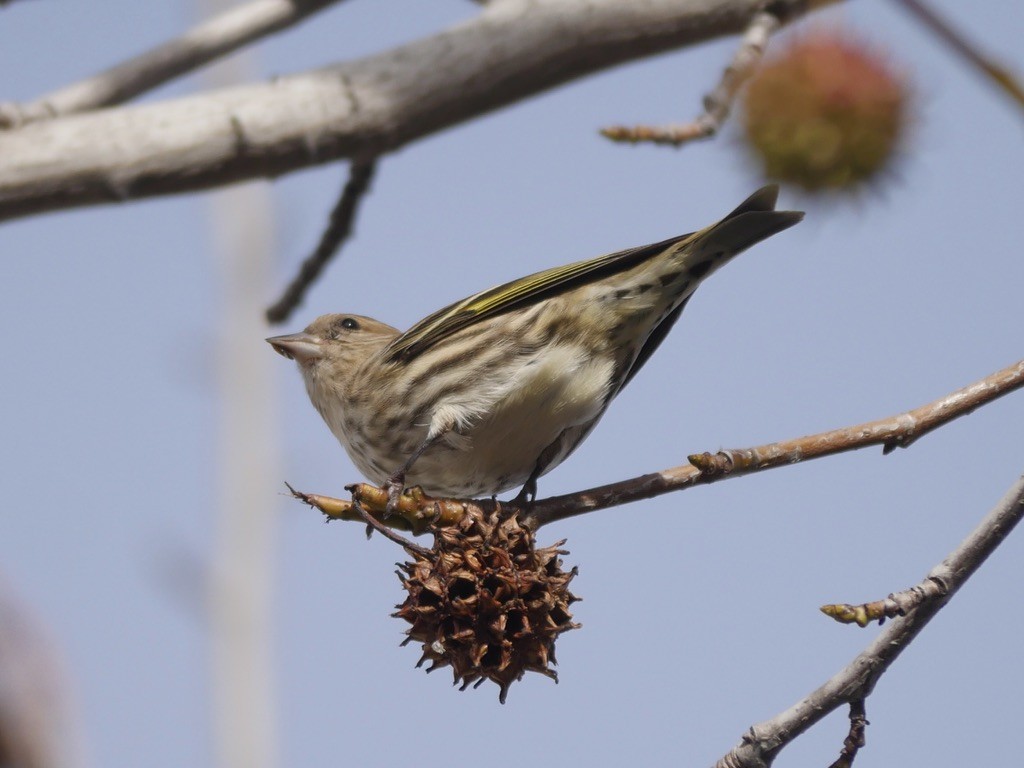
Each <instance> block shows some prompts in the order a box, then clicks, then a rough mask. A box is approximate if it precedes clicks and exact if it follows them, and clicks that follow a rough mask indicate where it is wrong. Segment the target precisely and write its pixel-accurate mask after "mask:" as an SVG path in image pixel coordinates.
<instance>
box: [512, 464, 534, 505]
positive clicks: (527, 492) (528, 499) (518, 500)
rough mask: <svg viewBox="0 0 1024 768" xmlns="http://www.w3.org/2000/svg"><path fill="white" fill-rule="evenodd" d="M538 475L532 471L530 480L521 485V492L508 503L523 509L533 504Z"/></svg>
mask: <svg viewBox="0 0 1024 768" xmlns="http://www.w3.org/2000/svg"><path fill="white" fill-rule="evenodd" d="M539 475H540V472H538V471H537V470H536V469H534V470H533V473H532V474H531V475H530V478H529V479H528V480H527V481H526V483H525V484H524V485H523V488H522V490H521V491H519V493H517V494H516V497H515V498H514V499H512V501H511V502H509V503H510V504H511V505H512V506H513V507H519V508H520V509H525V508H526V507H528V506H529V505H530V504H532V503H533V500H534V499H536V498H537V477H538V476H539Z"/></svg>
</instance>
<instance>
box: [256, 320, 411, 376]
mask: <svg viewBox="0 0 1024 768" xmlns="http://www.w3.org/2000/svg"><path fill="white" fill-rule="evenodd" d="M397 336H398V330H397V329H395V328H392V327H391V326H390V325H385V324H384V323H381V322H378V321H377V320H374V319H373V318H370V317H363V316H361V315H322V316H320V317H318V318H317V319H316V320H314V321H313V322H312V323H310V324H309V325H308V326H307V327H306V329H305V330H304V331H302V332H301V333H291V334H288V335H287V336H272V337H270V338H269V339H267V343H269V344H270V346H272V347H273V348H274V350H275V351H277V352H278V353H279V354H281V355H284V356H285V357H287V358H288V359H289V360H294V361H295V362H296V363H298V366H299V370H300V371H301V372H302V376H303V378H304V379H306V383H307V384H313V383H315V382H320V381H323V380H327V381H334V382H339V383H340V382H341V381H345V380H347V379H349V378H350V377H351V375H352V374H353V373H354V372H355V371H357V370H358V369H359V368H360V367H361V366H362V365H363V363H365V362H366V361H367V360H369V359H370V358H371V357H373V356H374V355H376V354H377V353H378V352H380V351H381V350H382V349H384V347H386V346H387V345H388V344H389V343H390V342H391V341H392V340H393V339H394V338H395V337H397Z"/></svg>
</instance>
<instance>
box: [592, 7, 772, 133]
mask: <svg viewBox="0 0 1024 768" xmlns="http://www.w3.org/2000/svg"><path fill="white" fill-rule="evenodd" d="M781 25H782V22H781V21H780V20H779V17H778V16H775V15H774V14H773V13H769V12H768V11H762V12H761V13H758V14H757V15H755V16H754V18H753V19H751V20H750V25H749V26H748V27H747V31H746V32H744V33H743V39H742V41H741V42H740V47H739V49H738V50H737V51H736V55H735V56H733V59H732V62H731V63H730V64H729V66H728V67H726V69H725V72H723V73H722V79H721V80H719V82H718V85H717V86H715V89H714V90H713V91H711V93H709V94H707V95H706V96H705V97H704V112H703V114H701V115H700V116H699V117H698V118H697V119H696V120H694V121H693V122H692V123H686V124H684V125H668V126H661V127H652V126H648V125H637V126H634V127H632V128H631V127H628V126H622V125H616V126H612V127H610V128H602V129H601V135H602V136H605V137H606V138H609V139H611V140H612V141H620V142H628V143H631V144H636V143H639V142H645V143H651V144H668V145H670V146H673V147H678V146H680V145H682V144H685V143H686V142H688V141H694V140H695V139H710V138H711V137H713V136H714V135H715V134H717V133H718V131H719V130H720V129H721V127H722V126H723V125H724V124H725V121H726V120H727V119H728V118H729V113H730V112H731V111H732V105H733V102H734V101H735V100H736V94H737V93H739V90H740V88H741V87H742V85H743V84H744V83H745V82H746V81H747V80H748V79H749V78H750V76H751V75H752V74H754V71H755V70H756V69H757V65H758V64H760V63H761V59H762V58H763V57H764V51H765V48H766V47H767V45H768V38H769V37H771V36H772V34H773V33H774V32H775V31H776V30H778V28H779V27H780V26H781Z"/></svg>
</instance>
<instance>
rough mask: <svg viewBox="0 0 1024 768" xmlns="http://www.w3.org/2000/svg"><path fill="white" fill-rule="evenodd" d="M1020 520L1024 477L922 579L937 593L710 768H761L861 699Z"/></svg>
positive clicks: (758, 726) (749, 734)
mask: <svg viewBox="0 0 1024 768" xmlns="http://www.w3.org/2000/svg"><path fill="white" fill-rule="evenodd" d="M1022 517H1024V475H1022V476H1021V477H1019V478H1018V479H1017V481H1016V482H1015V483H1014V484H1013V486H1012V487H1011V488H1010V490H1009V491H1008V492H1007V493H1006V495H1005V496H1004V497H1003V498H1002V500H1000V502H999V503H998V504H997V505H996V506H995V508H994V509H992V511H991V512H989V513H988V514H987V515H986V516H985V517H984V519H983V520H982V521H981V522H980V523H979V524H978V526H977V527H976V528H975V529H974V530H973V531H971V533H970V535H969V536H968V537H967V538H966V539H964V541H963V542H961V544H960V546H958V547H957V548H956V549H955V550H953V552H952V553H950V555H949V556H948V557H947V558H946V559H945V560H943V561H942V563H940V564H939V565H937V566H936V567H935V568H933V569H932V571H931V573H929V574H928V578H929V579H931V580H934V581H936V582H939V583H940V584H942V586H943V590H942V594H940V595H937V596H936V597H935V598H934V599H931V600H927V601H925V602H923V603H921V604H920V605H919V606H918V607H917V609H916V610H914V611H912V612H911V613H910V614H908V615H907V616H901V617H898V618H896V619H894V620H893V621H892V622H891V623H890V624H889V625H888V626H887V627H886V628H885V629H883V630H882V631H881V632H879V633H878V636H877V637H876V638H875V639H874V640H873V641H872V642H871V644H870V645H868V647H867V648H865V649H864V650H863V651H862V652H861V653H860V654H859V655H858V656H857V657H856V658H855V659H853V661H851V662H850V663H849V664H848V665H847V666H846V667H845V668H844V669H842V670H841V671H840V672H839V673H838V674H836V675H835V676H834V677H832V678H831V679H830V680H828V681H827V682H826V683H825V684H824V685H822V686H821V687H820V688H818V689H817V690H815V691H814V692H813V693H811V694H810V695H809V696H807V697H806V698H805V699H803V700H802V701H799V702H797V703H796V704H794V705H793V706H792V707H790V708H789V709H787V710H786V711H785V712H782V713H781V714H779V715H777V716H776V717H774V718H772V719H771V720H767V721H765V722H763V723H759V724H758V725H755V726H753V727H752V728H751V729H750V730H749V731H748V732H747V733H746V734H745V735H744V736H743V740H742V741H741V742H740V744H739V745H738V746H737V747H736V748H735V749H733V750H732V751H731V752H729V753H728V754H727V755H725V756H724V757H722V759H721V760H719V761H718V762H717V763H716V768H748V767H749V768H753V766H757V767H758V768H764V767H765V766H769V765H771V763H772V761H773V760H774V759H775V757H776V756H778V754H779V752H780V751H781V750H782V748H783V747H785V746H786V745H787V744H789V743H790V742H792V741H793V740H794V739H795V738H796V737H797V736H799V735H800V734H801V733H803V732H804V731H806V730H807V729H808V728H810V727H811V726H812V725H814V724H815V723H817V722H818V721H820V720H821V719H823V718H824V717H825V716H827V715H828V714H830V713H831V712H833V711H834V710H836V709H837V708H839V707H841V706H843V705H844V704H848V703H852V702H854V701H857V700H859V699H860V700H862V699H865V698H867V696H869V695H870V694H871V691H872V690H873V689H874V687H875V684H876V683H877V682H878V680H879V678H880V677H881V676H882V675H883V674H884V673H885V671H886V670H887V669H888V668H889V667H890V666H891V665H892V663H893V662H894V661H895V660H896V659H897V657H898V656H899V655H900V653H902V652H903V651H904V650H905V649H906V648H907V646H908V645H910V643H911V642H912V641H913V640H914V638H915V637H917V635H918V634H919V633H920V632H921V630H922V629H924V627H925V626H926V625H927V624H928V622H929V621H930V620H931V619H932V617H934V616H935V614H937V613H938V612H939V610H940V609H941V608H942V607H943V606H944V605H945V604H946V603H948V602H949V600H950V599H951V598H952V597H953V595H954V594H956V592H957V590H958V589H960V587H962V586H963V585H964V583H965V582H966V581H967V579H969V578H970V577H971V575H973V574H974V572H975V571H977V570H978V568H979V567H980V566H981V564H982V563H983V562H985V559H986V558H987V557H988V556H989V555H990V554H992V552H994V551H995V550H996V548H997V547H998V546H999V545H1000V544H1001V543H1002V542H1003V540H1004V539H1005V538H1006V537H1007V536H1008V535H1009V534H1010V531H1012V530H1013V528H1014V526H1015V525H1017V523H1019V522H1020V520H1021V518H1022Z"/></svg>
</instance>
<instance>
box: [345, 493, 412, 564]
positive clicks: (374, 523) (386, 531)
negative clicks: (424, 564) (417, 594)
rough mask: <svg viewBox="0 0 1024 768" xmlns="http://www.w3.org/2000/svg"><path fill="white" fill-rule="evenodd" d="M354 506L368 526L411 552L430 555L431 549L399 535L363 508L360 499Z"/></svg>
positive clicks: (353, 503) (354, 502)
mask: <svg viewBox="0 0 1024 768" xmlns="http://www.w3.org/2000/svg"><path fill="white" fill-rule="evenodd" d="M352 508H353V509H354V510H355V511H356V514H358V515H359V517H361V518H362V520H363V522H364V523H366V525H367V526H369V528H372V529H373V530H375V531H376V532H377V533H379V534H380V535H381V536H383V537H384V538H386V539H388V540H389V541H393V542H394V543H395V544H397V545H398V546H400V547H403V548H404V549H405V550H406V551H407V552H409V553H410V554H412V553H416V554H418V555H423V556H424V557H429V556H430V550H429V549H427V548H426V547H421V546H420V545H419V544H415V543H413V542H411V541H409V540H408V539H407V538H405V537H404V536H399V535H398V534H397V533H395V532H394V531H392V530H391V529H390V528H388V527H387V526H386V525H384V523H382V522H381V521H380V520H378V519H377V518H375V517H374V516H373V515H371V514H370V513H369V512H367V511H366V510H365V509H363V505H362V504H360V503H359V502H358V501H353V502H352ZM366 535H367V537H369V535H370V534H369V530H367V534H366Z"/></svg>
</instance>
